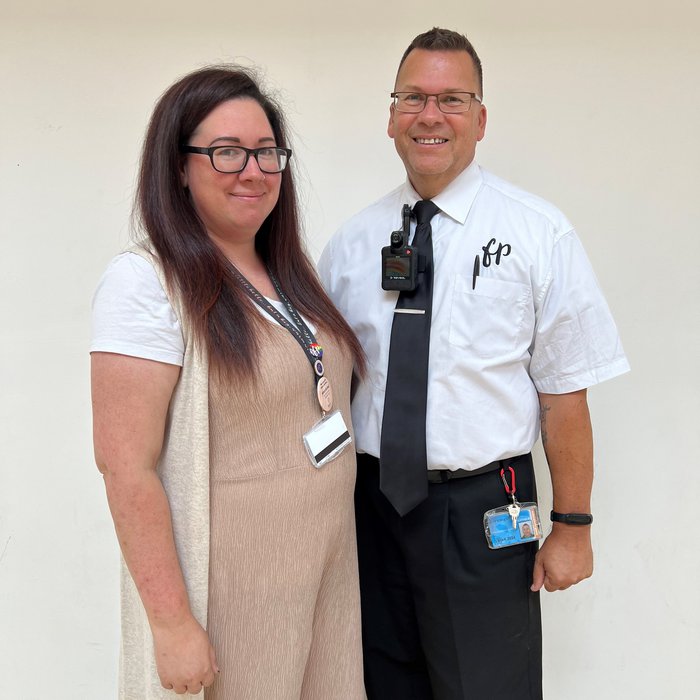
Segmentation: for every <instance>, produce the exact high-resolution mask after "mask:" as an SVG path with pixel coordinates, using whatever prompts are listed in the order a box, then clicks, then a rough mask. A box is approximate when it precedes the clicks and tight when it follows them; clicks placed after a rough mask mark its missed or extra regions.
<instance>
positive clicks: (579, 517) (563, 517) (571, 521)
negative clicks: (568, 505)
mask: <svg viewBox="0 0 700 700" xmlns="http://www.w3.org/2000/svg"><path fill="white" fill-rule="evenodd" d="M549 517H550V519H551V521H552V522H553V523H565V524H566V525H590V524H591V523H592V522H593V516H592V515H591V514H590V513H557V512H556V511H555V510H553V511H552V512H551V513H550V514H549Z"/></svg>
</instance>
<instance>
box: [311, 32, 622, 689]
mask: <svg viewBox="0 0 700 700" xmlns="http://www.w3.org/2000/svg"><path fill="white" fill-rule="evenodd" d="M482 96H483V86H482V70H481V62H480V60H479V57H478V56H477V54H476V52H475V50H474V48H473V47H472V45H471V44H470V43H469V41H468V40H467V39H466V37H464V36H462V35H460V34H457V33H455V32H452V31H448V30H444V29H438V28H435V29H432V30H431V31H428V32H426V33H424V34H421V35H419V36H418V37H416V38H415V39H414V41H413V42H412V43H411V45H410V46H409V47H408V49H407V50H406V53H405V54H404V56H403V58H402V60H401V63H400V65H399V70H398V74H397V76H396V85H395V91H394V93H392V98H393V103H392V105H391V107H390V116H389V127H388V134H389V137H390V138H392V139H393V140H394V144H395V147H396V150H397V152H398V154H399V157H400V158H401V160H402V161H403V163H404V166H405V168H406V174H407V181H406V183H405V184H404V185H402V186H401V187H399V188H397V189H396V190H394V191H393V192H391V193H390V194H388V195H387V196H386V197H384V198H383V199H381V200H379V201H378V202H376V203H375V204H373V205H371V206H369V207H368V208H367V209H365V210H364V211H362V212H361V213H360V214H358V215H357V216H355V217H354V218H353V219H351V220H350V221H349V222H348V223H347V224H346V225H345V226H343V227H342V228H341V230H340V231H339V232H338V233H337V234H336V236H335V237H334V238H333V239H332V240H331V242H330V243H329V245H328V247H327V248H326V250H325V251H324V253H323V255H322V258H321V261H320V264H319V268H320V271H321V276H322V278H323V280H324V283H325V285H326V288H327V289H328V292H329V294H330V295H331V298H332V299H333V301H334V302H335V303H336V304H337V305H338V307H339V308H340V310H341V312H343V313H344V315H345V316H346V318H347V319H348V321H349V322H350V324H351V325H352V327H353V328H354V330H355V332H356V333H357V335H358V337H359V339H360V341H361V343H362V344H363V347H364V349H365V351H366V353H367V359H368V372H367V375H366V376H365V377H364V378H363V379H361V380H360V381H358V384H357V387H356V391H355V395H354V399H353V421H354V426H355V439H356V448H357V451H358V477H357V489H356V515H357V532H358V551H359V559H360V585H361V593H362V606H363V644H364V652H365V684H366V688H367V694H368V698H369V700H407V699H416V700H423V699H426V700H427V699H434V700H457V699H460V700H461V699H466V698H470V699H471V700H501V699H503V700H505V698H509V699H510V698H520V699H529V700H536V699H538V698H541V697H542V683H541V634H540V611H539V594H538V591H539V590H540V589H541V588H542V587H544V588H545V589H546V590H548V591H554V590H562V589H565V588H568V587H569V586H571V585H572V584H575V583H577V582H578V581H580V580H582V579H584V578H586V577H588V576H590V575H591V573H592V568H593V556H592V550H591V541H590V529H591V525H590V523H591V521H592V517H591V515H590V512H591V511H590V494H591V485H592V478H593V445H592V436H591V425H590V420H589V415H588V407H587V402H586V389H587V387H589V386H592V385H594V384H596V383H598V382H601V381H603V380H606V379H609V378H611V377H613V376H616V375H618V374H621V373H623V372H625V371H627V370H628V369H629V367H628V365H627V361H626V359H625V356H624V353H623V351H622V348H621V346H620V342H619V339H618V336H617V331H616V329H615V325H614V323H613V321H612V318H611V316H610V312H609V310H608V307H607V305H606V303H605V300H604V299H603V296H602V294H601V292H600V289H599V288H598V285H597V283H596V280H595V276H594V274H593V272H592V270H591V268H590V265H589V263H588V260H587V258H586V256H585V253H584V252H583V249H582V248H581V245H580V243H579V241H578V238H577V236H576V234H575V232H574V231H573V229H572V227H571V225H570V224H569V222H568V221H567V220H566V219H565V218H564V216H563V215H562V214H561V213H560V212H559V211H558V210H557V209H555V208H554V207H553V206H551V205H550V204H548V203H546V202H544V201H542V200H540V199H539V198H537V197H534V196H532V195H530V194H527V193H525V192H523V191H521V190H519V189H517V188H515V187H513V186H512V185H509V184H508V183H506V182H503V181H502V180H499V179H498V178H496V177H494V176H492V175H491V174H489V173H487V172H485V171H483V170H482V169H481V168H480V167H479V166H478V165H477V164H476V162H475V161H474V155H475V149H476V144H477V142H478V141H480V140H481V139H482V138H483V137H484V133H485V129H486V108H485V107H484V104H483V97H482ZM419 200H432V202H433V204H430V203H429V202H427V203H425V202H424V203H421V204H418V205H416V202H418V201H419ZM404 204H409V205H411V206H412V207H413V212H414V215H415V217H416V218H417V219H418V225H417V226H416V224H415V223H413V222H412V223H411V224H410V228H411V233H412V234H413V236H414V237H413V239H412V242H413V249H411V248H410V247H407V246H406V245H405V243H406V242H405V241H403V242H402V243H397V241H396V240H394V241H393V243H394V245H393V248H392V249H391V251H388V252H389V253H391V255H389V256H388V257H391V256H394V257H393V258H392V259H391V264H388V263H387V261H385V263H387V264H385V266H384V268H381V269H382V276H380V274H379V272H380V261H381V257H382V256H381V249H382V248H383V247H386V246H389V245H390V233H391V232H392V231H397V230H400V229H401V228H402V205H404ZM434 205H435V206H434ZM431 217H432V218H431ZM399 239H400V236H399ZM411 258H412V259H413V260H415V261H417V267H416V270H415V273H414V274H415V284H413V287H415V288H414V289H411V286H412V283H411V274H409V272H408V271H409V270H410V264H411V260H410V259H411ZM397 265H398V267H397ZM402 265H403V267H402ZM397 270H398V272H397ZM382 279H383V280H384V284H385V285H386V286H388V287H389V290H388V291H386V290H384V289H383V288H382ZM402 285H406V286H408V287H409V289H407V290H404V291H400V292H399V291H396V289H397V288H401V287H402ZM392 289H393V290H394V291H392ZM397 300H398V301H397ZM421 334H422V336H425V338H427V340H423V339H422V336H421ZM424 346H425V348H426V350H425V352H424V350H423V347H424ZM428 348H429V354H428V352H427V349H428ZM426 387H427V389H426ZM426 391H427V394H426ZM405 409H407V410H405ZM414 426H415V427H414ZM540 427H541V434H542V441H543V445H544V448H545V453H546V456H547V461H548V464H549V469H550V473H551V479H552V488H553V494H554V504H553V505H554V511H555V512H556V513H555V514H554V515H553V517H554V518H556V519H557V520H558V522H554V523H553V526H552V532H551V534H550V535H549V536H548V537H547V538H546V540H544V542H543V544H542V546H541V548H540V549H539V551H538V550H537V546H538V545H537V542H531V543H520V544H516V545H515V546H510V547H502V548H494V549H492V548H491V547H490V544H489V543H487V540H486V537H485V531H484V528H485V522H484V516H485V514H486V513H487V511H491V510H493V509H498V508H501V509H502V512H508V513H509V514H510V516H511V517H512V518H513V527H514V528H515V527H517V521H518V517H519V516H518V511H517V508H518V505H519V504H520V503H525V502H530V501H535V500H536V493H535V484H534V476H533V471H532V460H531V456H530V451H531V449H532V446H533V444H534V443H535V441H536V439H537V437H538V432H539V429H540ZM507 506H511V508H513V509H514V510H513V512H511V511H507V510H505V509H506V508H507ZM513 539H517V538H511V541H512V540H513Z"/></svg>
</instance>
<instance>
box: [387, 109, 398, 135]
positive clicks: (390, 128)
mask: <svg viewBox="0 0 700 700" xmlns="http://www.w3.org/2000/svg"><path fill="white" fill-rule="evenodd" d="M395 112H396V110H395V109H394V105H391V106H390V107H389V124H388V125H387V127H386V133H387V134H388V135H389V138H390V139H393V138H394V114H395Z"/></svg>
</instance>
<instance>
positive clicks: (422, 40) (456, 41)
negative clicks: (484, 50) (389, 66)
mask: <svg viewBox="0 0 700 700" xmlns="http://www.w3.org/2000/svg"><path fill="white" fill-rule="evenodd" d="M413 49H425V50H426V51H466V52H467V53H468V54H469V56H470V57H471V59H472V61H473V62H474V68H475V69H476V75H477V78H478V81H479V90H480V91H481V94H482V96H483V92H484V74H483V70H482V68H481V59H480V58H479V55H478V54H477V52H476V49H475V48H474V47H473V46H472V44H471V42H470V41H469V39H467V37H466V36H464V34H459V32H453V31H452V30H451V29H441V28H440V27H433V28H432V29H430V30H428V31H427V32H423V33H422V34H419V35H418V36H417V37H416V38H415V39H414V40H413V41H412V42H411V43H410V44H409V45H408V48H407V49H406V50H405V51H404V53H403V56H402V57H401V61H400V63H399V68H398V70H397V71H396V76H397V78H398V74H399V71H400V70H401V66H402V65H403V62H404V61H405V60H406V56H408V54H409V53H411V51H413Z"/></svg>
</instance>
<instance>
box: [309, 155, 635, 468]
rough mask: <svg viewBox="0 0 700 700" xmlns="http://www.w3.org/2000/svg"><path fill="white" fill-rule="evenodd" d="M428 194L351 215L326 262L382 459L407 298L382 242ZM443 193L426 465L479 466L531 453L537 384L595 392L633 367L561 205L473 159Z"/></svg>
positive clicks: (408, 194)
mask: <svg viewBox="0 0 700 700" xmlns="http://www.w3.org/2000/svg"><path fill="white" fill-rule="evenodd" d="M418 199H420V197H419V196H418V194H417V193H416V192H415V190H414V189H413V188H412V187H411V185H410V183H409V182H408V181H407V182H406V183H404V184H403V185H402V186H400V187H398V188H397V189H395V190H394V191H393V192H390V193H389V194H388V195H386V196H385V197H383V198H382V199H380V200H379V201H377V202H375V203H374V204H372V205H370V206H369V207H367V208H366V209H364V210H363V211H361V212H360V213H359V214H357V215H356V216H354V217H353V218H352V219H350V220H349V221H348V222H347V223H346V224H344V225H343V226H342V227H341V229H340V230H339V231H338V232H337V233H336V235H335V236H334V237H333V238H332V239H331V241H330V243H329V244H328V245H327V246H326V249H325V250H324V252H323V254H322V256H321V259H320V261H319V273H320V275H321V279H322V281H323V283H324V285H325V287H326V290H327V291H328V293H329V295H330V297H331V299H332V300H333V302H334V303H335V304H336V306H337V307H338V308H339V309H340V311H341V313H342V314H343V315H344V316H345V318H346V319H347V320H348V322H349V323H350V325H351V326H352V328H353V330H354V331H355V333H356V334H357V336H358V338H359V340H360V343H361V344H362V347H363V348H364V351H365V353H366V354H367V360H368V372H367V375H366V377H365V378H364V380H362V381H359V382H358V384H357V387H356V390H355V394H354V398H353V404H352V417H353V424H354V430H355V441H356V448H357V449H358V451H359V452H366V453H369V454H371V455H373V456H375V457H378V456H379V445H380V433H381V425H382V416H383V409H384V392H385V386H386V374H387V366H388V358H389V345H390V339H391V325H392V321H393V312H394V307H395V306H396V300H397V298H398V292H386V291H384V290H383V289H382V287H381V249H382V247H384V246H387V245H389V235H390V233H391V232H392V231H394V230H397V229H400V228H401V225H402V221H401V209H402V206H403V205H404V204H409V205H411V206H413V205H414V204H415V202H416V201H417V200H418ZM433 201H434V202H435V204H437V206H438V207H440V212H438V214H437V215H436V216H435V217H434V218H433V220H432V222H431V223H432V231H433V233H432V240H433V258H434V289H433V311H432V325H431V333H430V362H429V372H428V406H427V420H426V433H427V434H426V440H427V450H428V468H429V469H477V468H479V467H482V466H484V465H486V464H489V463H490V462H492V461H495V460H497V459H505V458H507V457H511V456H514V455H518V454H524V453H526V452H529V451H530V450H531V449H532V446H533V445H534V443H535V441H536V439H537V437H538V435H539V400H538V392H540V393H551V394H561V393H567V392H572V391H577V390H579V389H584V388H586V387H589V386H592V385H594V384H597V383H599V382H602V381H604V380H606V379H610V378H612V377H614V376H617V375H618V374H622V373H623V372H626V371H627V370H628V369H629V365H628V363H627V359H626V357H625V355H624V352H623V349H622V345H621V343H620V339H619V337H618V333H617V329H616V327H615V324H614V321H613V319H612V316H611V314H610V311H609V309H608V306H607V304H606V302H605V299H604V297H603V294H602V292H601V290H600V287H599V285H598V282H597V280H596V277H595V274H594V273H593V270H592V268H591V266H590V263H589V262H588V259H587V257H586V254H585V252H584V250H583V248H582V246H581V243H580V241H579V239H578V237H577V236H576V233H575V232H574V230H573V228H572V226H571V224H570V223H569V222H568V221H567V219H566V218H565V217H564V215H563V214H562V213H561V212H560V211H559V210H558V209H556V208H555V207H553V206H552V205H551V204H549V203H547V202H545V201H544V200H542V199H540V198H538V197H535V196H534V195H531V194H528V193H527V192H524V191H522V190H520V189H518V188H516V187H514V186H513V185H510V184H509V183H507V182H504V181H503V180H500V179H499V178H496V177H494V176H493V175H491V174H490V173H488V172H486V171H484V170H482V169H481V168H480V167H479V166H478V165H477V164H476V163H472V164H471V165H470V166H469V167H468V168H467V169H466V170H464V171H463V172H462V173H461V174H460V175H459V176H458V177H457V178H455V180H453V181H452V183H450V185H449V186H448V187H447V188H446V189H445V190H443V191H442V192H441V193H440V194H439V195H437V196H436V197H433ZM414 230H415V223H414V224H413V225H412V232H413V231H414ZM499 250H500V255H498V252H499ZM476 256H479V259H480V262H479V274H478V276H477V277H476V278H474V274H473V273H474V260H475V257H476ZM405 352H407V353H410V352H411V348H405Z"/></svg>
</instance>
